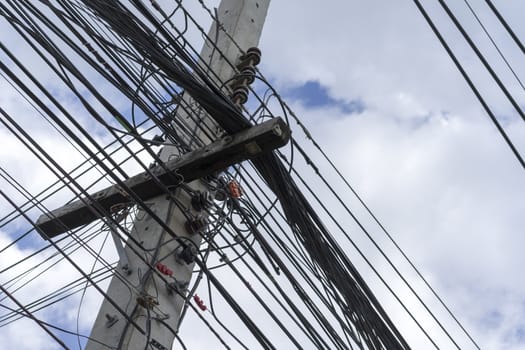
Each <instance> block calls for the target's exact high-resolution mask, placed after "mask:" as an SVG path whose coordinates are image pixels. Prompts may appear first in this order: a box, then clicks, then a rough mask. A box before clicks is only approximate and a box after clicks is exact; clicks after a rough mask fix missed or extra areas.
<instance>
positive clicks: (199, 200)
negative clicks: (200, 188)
mask: <svg viewBox="0 0 525 350" xmlns="http://www.w3.org/2000/svg"><path fill="white" fill-rule="evenodd" d="M191 206H192V207H193V209H195V210H196V211H202V210H206V209H209V208H210V207H211V206H212V203H211V196H210V194H209V192H197V193H196V194H195V195H194V196H193V197H191Z"/></svg>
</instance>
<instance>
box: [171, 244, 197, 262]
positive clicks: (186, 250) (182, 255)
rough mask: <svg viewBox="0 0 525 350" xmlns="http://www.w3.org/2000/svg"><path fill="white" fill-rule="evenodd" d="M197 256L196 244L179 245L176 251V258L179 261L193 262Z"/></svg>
mask: <svg viewBox="0 0 525 350" xmlns="http://www.w3.org/2000/svg"><path fill="white" fill-rule="evenodd" d="M196 256H197V248H195V246H193V245H191V244H188V245H186V246H184V247H183V246H182V245H180V246H178V247H177V250H176V251H175V259H176V260H177V262H179V263H186V264H191V263H193V262H194V261H195V257H196Z"/></svg>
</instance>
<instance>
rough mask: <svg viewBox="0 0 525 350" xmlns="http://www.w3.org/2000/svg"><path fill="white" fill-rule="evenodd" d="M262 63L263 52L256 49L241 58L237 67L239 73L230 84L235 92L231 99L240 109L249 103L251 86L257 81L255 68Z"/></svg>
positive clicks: (253, 48) (249, 50) (248, 51)
mask: <svg viewBox="0 0 525 350" xmlns="http://www.w3.org/2000/svg"><path fill="white" fill-rule="evenodd" d="M260 62H261V50H259V49H258V48H256V47H251V48H249V49H248V50H247V51H246V53H245V54H244V55H242V56H241V57H239V62H238V63H237V65H236V67H237V69H238V70H239V73H238V74H237V75H235V77H234V78H233V79H232V82H231V83H230V88H231V89H232V91H233V92H232V94H231V99H232V101H233V102H234V103H235V104H236V105H237V106H238V107H241V106H242V105H243V104H245V103H246V102H247V101H248V94H249V92H250V89H249V86H250V85H251V84H252V83H253V82H254V81H255V73H256V69H255V66H257V65H258V64H259V63H260Z"/></svg>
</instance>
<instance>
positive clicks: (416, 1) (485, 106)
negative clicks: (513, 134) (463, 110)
mask: <svg viewBox="0 0 525 350" xmlns="http://www.w3.org/2000/svg"><path fill="white" fill-rule="evenodd" d="M413 1H414V4H415V5H416V7H417V8H418V9H419V11H420V12H421V14H422V15H423V17H424V18H425V20H426V21H427V23H428V25H429V26H430V28H431V29H432V31H433V32H434V34H435V35H436V37H437V38H438V40H439V42H440V43H441V45H442V46H443V48H444V49H445V51H447V53H448V55H449V57H450V58H451V59H452V61H453V62H454V64H455V65H456V68H457V69H458V70H459V72H460V73H461V75H462V76H463V78H464V79H465V81H466V82H467V84H468V85H469V87H470V88H471V90H472V92H473V93H474V95H475V96H476V98H477V99H478V101H479V102H480V103H481V105H482V106H483V109H485V112H487V114H488V115H489V118H490V119H491V120H492V122H493V123H494V125H495V126H496V129H498V131H499V133H500V135H501V136H502V137H503V139H504V140H505V142H506V143H507V145H508V146H509V148H510V149H511V151H512V153H514V156H515V157H516V159H517V160H518V162H519V163H520V165H521V167H522V168H523V169H524V170H525V161H524V160H523V158H522V157H521V155H520V153H519V151H518V150H517V149H516V147H515V146H514V144H513V143H512V141H511V140H510V138H509V137H508V135H507V133H506V132H505V130H504V129H503V127H502V126H501V124H500V123H499V121H498V119H497V118H496V116H495V115H494V113H493V112H492V110H491V109H490V107H489V106H488V104H487V102H486V101H485V99H484V98H483V96H481V94H480V92H479V90H478V88H477V87H476V85H475V84H474V83H473V82H472V79H470V77H469V75H468V74H467V72H466V71H465V69H464V68H463V66H462V65H461V63H460V62H459V60H458V58H457V57H456V55H455V54H454V52H453V51H452V49H451V48H450V46H449V45H448V44H447V42H446V41H445V39H444V38H443V36H442V35H441V33H440V32H439V30H438V29H437V27H436V25H435V24H434V22H433V21H432V19H431V18H430V16H429V15H428V13H427V11H426V10H425V8H424V7H423V5H422V4H421V2H420V1H419V0H413Z"/></svg>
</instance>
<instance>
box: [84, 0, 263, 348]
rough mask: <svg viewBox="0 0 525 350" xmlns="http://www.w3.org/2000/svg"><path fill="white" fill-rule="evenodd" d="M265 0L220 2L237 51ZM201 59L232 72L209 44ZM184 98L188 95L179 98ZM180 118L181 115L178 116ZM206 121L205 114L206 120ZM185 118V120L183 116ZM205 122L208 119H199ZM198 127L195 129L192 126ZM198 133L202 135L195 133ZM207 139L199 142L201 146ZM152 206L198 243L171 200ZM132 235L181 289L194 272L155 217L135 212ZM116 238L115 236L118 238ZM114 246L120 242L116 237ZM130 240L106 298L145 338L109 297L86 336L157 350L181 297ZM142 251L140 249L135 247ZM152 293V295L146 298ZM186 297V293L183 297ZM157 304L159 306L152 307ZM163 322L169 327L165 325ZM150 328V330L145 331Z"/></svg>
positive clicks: (221, 37)
mask: <svg viewBox="0 0 525 350" xmlns="http://www.w3.org/2000/svg"><path fill="white" fill-rule="evenodd" d="M269 2H270V0H222V2H221V4H220V6H219V9H218V12H217V13H218V17H219V21H220V23H221V24H222V26H223V28H224V30H225V31H226V32H228V33H229V35H230V36H231V37H232V38H234V40H235V41H236V42H237V44H238V45H239V47H241V48H242V50H246V49H248V48H250V47H255V46H257V45H258V42H259V37H260V34H261V31H262V27H263V24H264V20H265V18H266V13H267V11H268V6H269ZM209 37H210V38H211V39H212V40H214V38H216V25H214V24H212V28H211V30H210V34H209ZM217 38H218V40H217V46H218V47H219V49H220V50H221V52H222V53H224V55H225V56H226V57H227V59H228V60H229V61H231V62H233V63H235V62H236V61H237V59H238V57H239V56H240V55H241V52H239V49H238V48H237V46H236V45H235V44H234V43H232V42H231V39H230V38H228V36H226V35H225V34H224V33H223V31H222V30H219V33H218V37H217ZM201 59H202V60H203V61H209V62H210V66H211V69H212V70H213V71H214V72H215V73H216V74H217V76H218V77H219V79H221V80H223V81H225V80H228V79H230V78H231V77H232V76H233V74H234V71H233V69H232V68H231V67H230V66H229V64H228V63H227V62H226V60H225V59H223V58H222V57H220V55H219V53H217V52H216V50H214V49H213V47H212V45H211V44H210V43H205V45H204V48H203V50H202V53H201ZM183 98H184V99H186V100H189V96H184V97H183ZM179 117H182V118H184V117H185V116H184V115H179ZM208 119H209V118H208ZM188 120H189V119H188ZM201 122H203V123H209V122H210V121H209V120H201ZM195 129H197V128H195ZM195 136H197V137H201V139H202V135H195ZM210 141H211V140H204V142H205V143H206V144H208V143H210ZM172 154H175V148H174V147H165V148H164V149H163V150H162V152H161V159H163V160H168V159H169V158H170V155H172ZM190 186H192V187H193V188H194V189H200V190H204V189H205V186H204V184H203V183H202V182H200V181H199V180H196V181H194V182H192V183H190ZM176 196H177V199H178V201H179V202H180V203H182V204H183V206H185V207H187V208H191V203H190V200H191V198H189V196H188V195H187V194H185V193H184V192H182V191H178V192H177V193H176ZM148 202H149V203H151V209H152V210H153V211H154V212H155V213H156V214H157V215H158V216H159V217H160V218H163V219H165V222H166V223H167V224H168V225H169V226H170V228H172V230H173V231H174V232H176V233H177V234H178V235H179V236H183V237H187V238H188V239H191V240H193V242H195V244H197V246H198V245H200V236H199V235H189V234H187V233H186V230H185V227H184V225H185V222H186V220H185V217H184V215H183V214H182V213H181V211H180V210H179V209H178V208H177V206H176V205H175V203H173V202H172V201H170V200H168V199H166V196H165V195H161V196H158V197H156V198H154V199H151V200H148ZM131 235H132V236H133V237H134V238H135V239H136V240H137V241H138V242H143V243H142V244H143V247H144V248H145V249H146V250H147V251H146V252H145V253H144V254H143V256H142V258H145V259H146V260H147V261H149V262H150V263H151V264H152V265H155V264H156V263H157V262H161V263H163V264H165V265H166V266H167V267H168V268H169V269H171V270H172V271H173V281H176V282H177V284H178V285H179V286H181V290H182V289H184V287H182V286H184V285H187V284H188V283H189V282H190V279H191V274H192V270H193V263H190V264H186V263H185V262H183V261H180V260H176V258H175V255H176V254H174V253H173V252H176V251H177V246H178V243H176V242H175V241H170V239H171V237H170V236H169V235H168V234H167V233H166V232H165V231H164V230H163V229H162V228H161V227H160V226H159V225H158V224H157V223H156V222H155V221H154V220H152V218H151V217H149V216H147V215H145V214H144V213H139V214H138V215H137V218H136V219H135V223H134V227H133V229H132V232H131ZM117 239H118V238H117ZM116 243H117V246H118V243H120V241H117V242H116ZM132 244H133V243H132V242H131V241H128V243H127V246H126V248H125V253H126V254H125V255H127V259H128V261H127V268H128V270H127V272H130V274H129V275H127V274H126V273H125V272H124V271H126V270H125V269H123V268H124V265H126V262H125V261H124V262H123V261H122V260H121V261H120V263H119V266H118V267H117V269H118V270H119V271H122V273H121V275H124V276H125V277H124V278H123V277H122V276H114V277H113V278H112V280H111V283H110V286H109V289H108V296H109V297H110V298H112V299H113V300H114V301H115V302H116V303H117V304H118V305H119V307H120V308H121V309H122V310H125V311H126V312H127V314H128V315H130V316H131V317H132V319H133V320H134V322H136V323H137V324H138V325H139V326H140V327H141V328H142V329H143V330H144V331H146V333H149V336H147V335H144V334H142V333H141V332H140V331H138V330H137V329H136V328H135V327H134V326H133V325H131V324H129V322H128V321H127V320H126V319H125V318H124V317H123V316H122V315H120V314H119V312H118V311H117V310H116V309H115V307H114V306H113V305H111V303H109V302H108V300H104V301H103V303H102V306H101V308H100V310H99V313H98V316H97V318H96V321H95V325H94V326H93V329H92V331H91V336H90V338H92V339H94V340H96V341H98V342H100V343H102V344H105V345H109V346H111V347H115V348H118V349H127V350H135V349H137V350H138V349H140V350H143V349H144V348H145V347H146V345H148V344H147V343H148V342H149V345H148V346H150V347H149V348H151V347H153V348H156V349H159V350H163V349H171V348H172V345H173V341H174V335H173V333H172V331H170V330H169V329H168V327H170V328H171V329H173V330H175V329H177V328H178V323H179V316H180V314H181V310H182V308H183V306H184V303H185V299H184V298H182V297H181V296H179V295H178V294H177V293H174V292H170V291H169V290H168V288H167V286H166V285H165V283H164V282H162V281H161V279H160V278H158V277H157V276H155V274H148V272H147V271H148V270H149V268H148V267H147V266H146V265H145V264H144V263H143V262H142V259H140V258H139V257H138V256H137V255H135V253H133V251H132V249H130V248H129V246H130V245H132ZM135 248H136V249H135V250H137V251H141V248H140V247H135ZM130 285H132V286H139V289H140V288H141V289H142V290H143V293H142V295H140V294H138V293H137V292H136V291H135V290H134V289H133V290H132V289H130V288H129V287H128V286H130ZM150 297H151V299H150ZM187 297H191V296H187ZM157 303H158V305H157ZM166 326H168V327H166ZM148 330H149V331H148ZM100 343H97V342H95V341H91V340H90V341H88V343H87V346H86V349H87V350H94V349H106V347H105V346H103V345H101V344H100Z"/></svg>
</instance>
